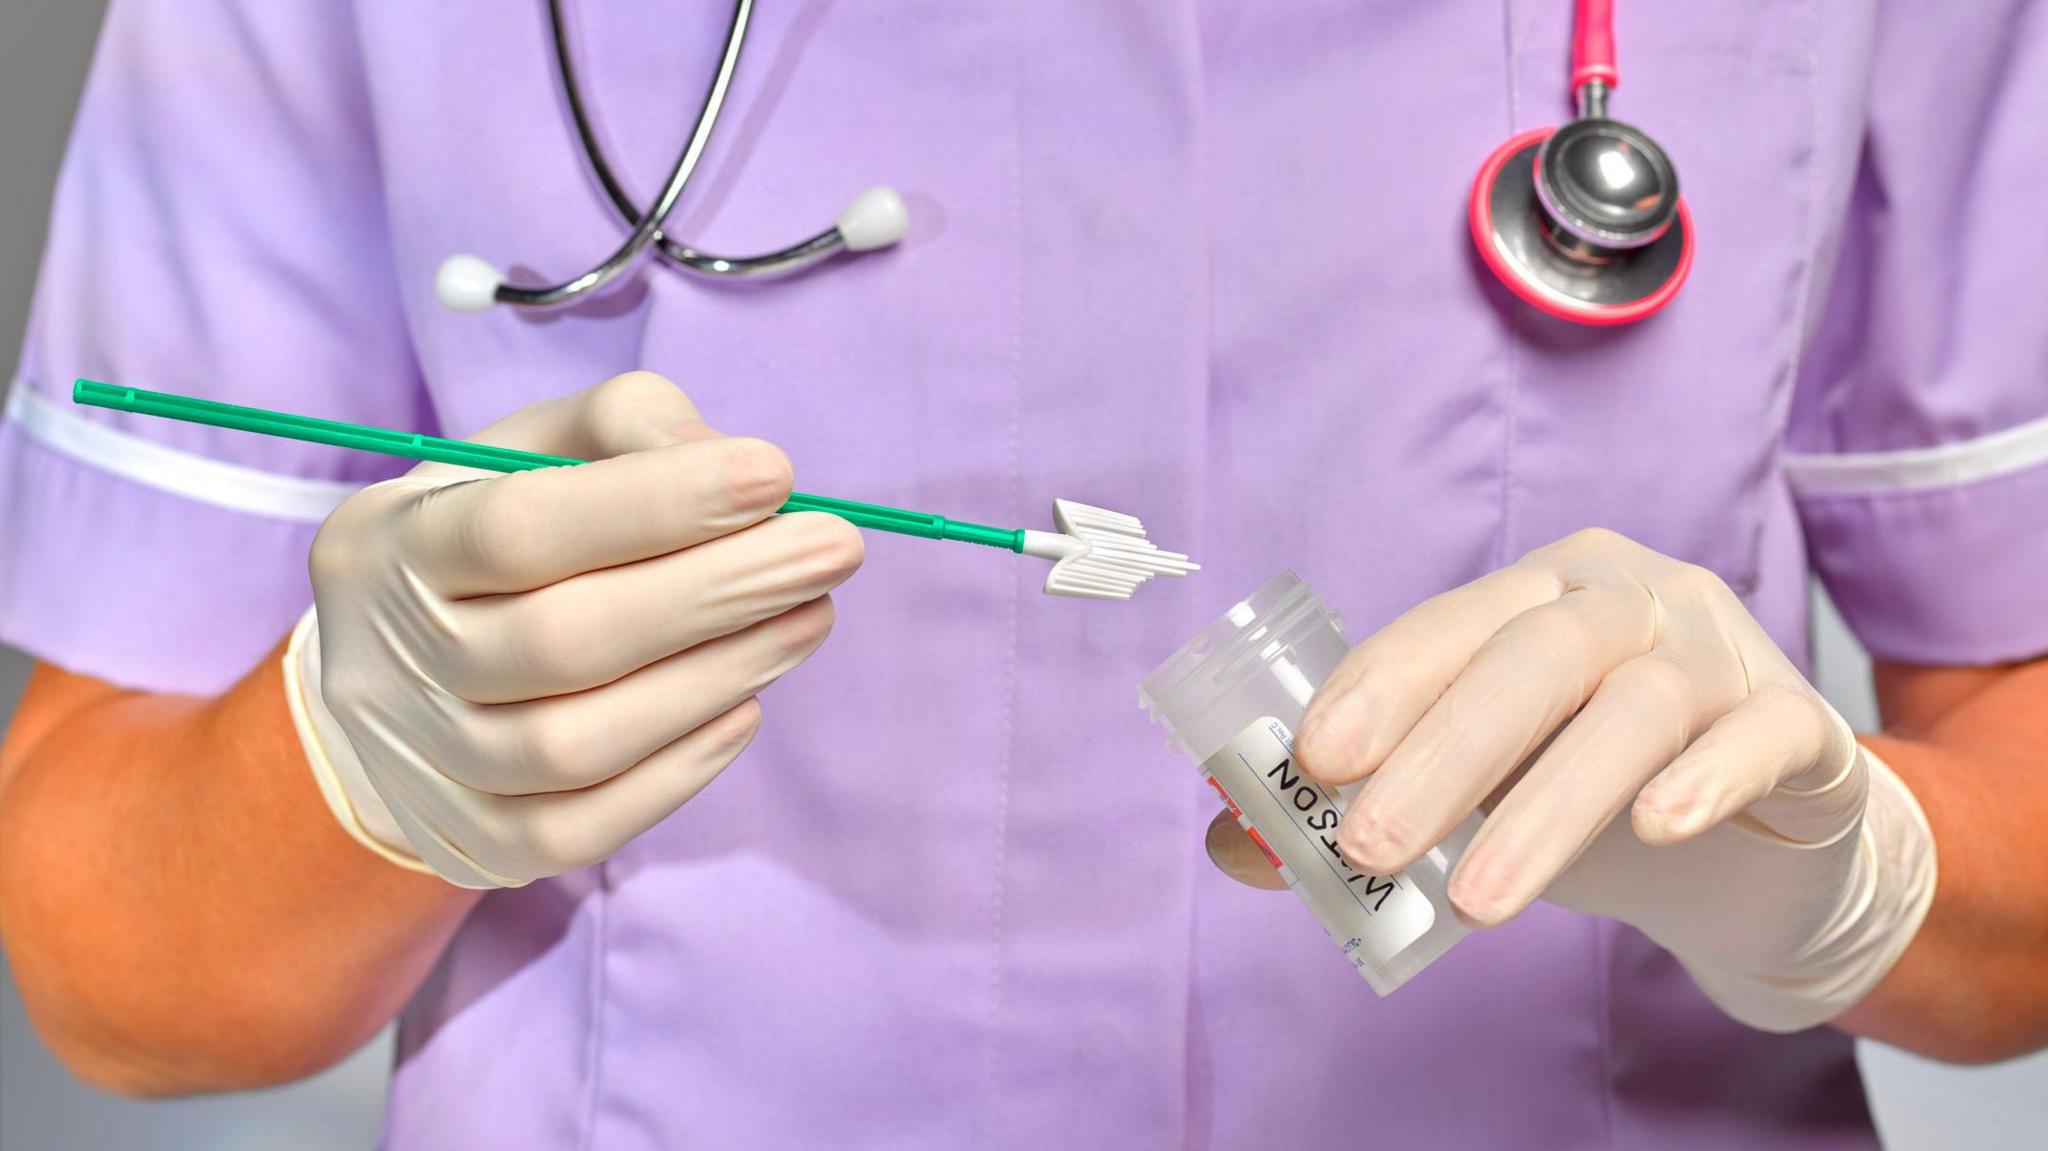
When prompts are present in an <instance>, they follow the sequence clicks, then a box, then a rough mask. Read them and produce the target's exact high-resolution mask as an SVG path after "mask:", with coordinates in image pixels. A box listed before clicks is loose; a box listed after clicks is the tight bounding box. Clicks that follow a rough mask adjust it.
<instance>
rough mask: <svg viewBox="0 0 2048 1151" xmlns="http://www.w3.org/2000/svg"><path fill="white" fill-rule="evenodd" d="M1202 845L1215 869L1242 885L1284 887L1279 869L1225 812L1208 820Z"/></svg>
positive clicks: (1218, 813)
mask: <svg viewBox="0 0 2048 1151" xmlns="http://www.w3.org/2000/svg"><path fill="white" fill-rule="evenodd" d="M1202 846H1203V848H1204V849H1206V850H1207V851H1208V853H1209V862H1210V863H1213V864H1215V865H1216V870H1218V871H1220V872H1222V873H1223V874H1225V875H1227V876H1229V877H1230V878H1232V879H1235V880H1237V881H1238V882H1239V883H1242V884H1244V885H1245V886H1246V887H1256V888H1258V889H1260V890H1261V891H1285V890H1287V881H1286V880H1285V879H1282V878H1280V869H1279V868H1278V867H1276V866H1274V864H1273V861H1272V860H1271V859H1269V858H1267V857H1266V853H1265V851H1264V850H1263V849H1262V848H1260V847H1259V845H1258V843H1257V842H1256V841H1254V840H1253V839H1252V837H1251V833H1250V832H1247V831H1246V830H1245V829H1244V827H1243V826H1242V825H1240V824H1239V823H1238V822H1237V817H1236V816H1234V815H1232V814H1230V813H1229V812H1228V811H1219V812H1217V813H1216V818H1214V819H1212V820H1210V821H1209V830H1208V832H1207V833H1206V834H1205V835H1203V837H1202Z"/></svg>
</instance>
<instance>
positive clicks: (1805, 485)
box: [1783, 417, 2048, 498]
mask: <svg viewBox="0 0 2048 1151" xmlns="http://www.w3.org/2000/svg"><path fill="white" fill-rule="evenodd" d="M1783 459H1784V464H1785V478H1786V480H1787V481H1789V482H1790V483H1791V485H1792V494H1793V495H1795V496H1799V497H1802V498H1806V497H1819V496H1867V495H1886V494H1889V493H1893V492H1913V491H1926V490H1928V489H1931V488H1949V487H1957V486H1959V485H1962V484H1968V483H1975V482H1977V481H1979V480H1990V479H1997V478H1998V477H2000V476H2004V475H2010V474H2012V473H2013V472H2020V471H2025V470H2026V469H2028V468H2031V467H2036V466H2039V465H2041V464H2048V417H2044V418H2042V419H2038V420H2033V421H2031V422H2028V423H2024V424H2020V425H2018V426H2017V427H2011V428H2007V429H2005V430H2004V431H2002V432H1993V433H1991V434H1990V435H1988V436H1978V437H1977V438H1975V439H1971V440H1962V441H1959V442H1957V443H1953V444H1941V445H1938V446H1936V447H1931V448H1908V449H1905V450H1902V451H1895V452H1840V453H1813V454H1799V453H1789V452H1788V453H1786V455H1785V456H1784V457H1783Z"/></svg>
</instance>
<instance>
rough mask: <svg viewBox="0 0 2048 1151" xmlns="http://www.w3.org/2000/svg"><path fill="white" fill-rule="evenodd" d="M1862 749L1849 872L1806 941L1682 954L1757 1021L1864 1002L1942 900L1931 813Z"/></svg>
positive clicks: (1729, 1006)
mask: <svg viewBox="0 0 2048 1151" xmlns="http://www.w3.org/2000/svg"><path fill="white" fill-rule="evenodd" d="M1854 754H1855V755H1856V756H1857V757H1859V758H1860V760H1861V762H1862V764H1863V768H1864V771H1863V773H1862V774H1863V775H1864V778H1865V780H1866V781H1867V786H1866V794H1865V797H1864V802H1863V812H1862V818H1861V819H1860V820H1858V821H1857V822H1856V824H1855V826H1854V828H1853V830H1852V831H1851V832H1850V833H1849V834H1850V835H1852V836H1853V841H1852V842H1847V843H1843V844H1841V845H1839V846H1840V848H1841V849H1842V850H1844V851H1845V854H1846V861H1847V869H1846V878H1845V879H1844V881H1843V882H1842V883H1841V884H1840V885H1839V886H1838V887H1837V888H1836V889H1835V894H1834V896H1833V898H1832V900H1831V902H1830V903H1829V904H1828V905H1827V906H1826V907H1825V908H1824V909H1823V911H1822V913H1821V914H1818V915H1815V916H1813V917H1812V919H1811V921H1810V922H1811V924H1812V928H1811V930H1810V931H1809V932H1808V933H1807V935H1806V937H1805V938H1804V940H1803V941H1801V942H1800V944H1799V945H1798V946H1794V947H1791V948H1788V949H1786V950H1785V951H1784V952H1783V953H1781V954H1780V956H1779V957H1778V961H1777V962H1774V963H1771V964H1768V965H1754V966H1750V965H1744V966H1741V967H1736V966H1731V965H1722V964H1716V963H1713V962H1698V961H1696V960H1695V959H1693V958H1690V957H1688V956H1687V955H1685V954H1682V953H1681V954H1680V955H1679V958H1680V961H1681V962H1683V963H1685V965H1686V968H1687V970H1688V971H1689V972H1690V973H1691V975H1692V977H1693V980H1694V982H1696V983H1697V984H1699V986H1700V989H1701V990H1702V991H1704V992H1706V994H1707V996H1708V997H1709V998H1710V999H1712V1000H1714V1002H1715V1003H1716V1004H1717V1005H1719V1006H1720V1007H1721V1008H1722V1010H1724V1011H1726V1012H1727V1013H1728V1014H1729V1015H1731V1016H1732V1017H1734V1018H1735V1019H1737V1020H1739V1021H1741V1022H1743V1023H1746V1024H1748V1025H1750V1026H1752V1027H1756V1028H1759V1029H1762V1030H1765V1031H1776V1032H1788V1031H1798V1030H1802V1029H1805V1028H1808V1027H1815V1026H1819V1025H1820V1024H1823V1023H1826V1022H1828V1021H1830V1020H1832V1019H1834V1018H1835V1017H1837V1016H1839V1015H1841V1014H1842V1013H1843V1012H1845V1011H1847V1010H1849V1009H1850V1008H1851V1007H1853V1006H1855V1005H1856V1004H1857V1003H1858V1002H1860V1001H1861V1000H1862V999H1863V998H1864V997H1865V996H1867V995H1869V994H1870V992H1871V991H1872V990H1873V989H1874V988H1876V986H1877V985H1878V984H1879V983H1880V982H1882V981H1883V979H1884V977H1885V976H1886V975H1887V974H1888V973H1890V971H1891V969H1892V967H1893V966H1894V965H1895V964H1896V963H1897V962H1898V961H1899V957H1900V956H1901V955H1903V954H1904V953H1905V951H1906V948H1907V947H1908V946H1909V945H1910V944H1911V943H1912V941H1913V937H1914V936H1915V935H1916V934H1917V933H1918V931H1919V929H1920V925H1921V923H1922V922H1923V921H1924V920H1925V918H1926V915H1927V909H1928V907H1929V906H1930V905H1931V904H1932V903H1933V900H1934V890H1935V882H1936V866H1935V847H1934V835H1933V831H1932V829H1931V828H1930V826H1929V824H1928V822H1927V817H1926V815H1925V814H1924V813H1923V812H1922V811H1921V809H1920V805H1919V802H1918V801H1917V800H1916V799H1915V798H1914V797H1913V793H1912V792H1911V790H1909V789H1908V788H1907V787H1906V785H1905V783H1904V782H1903V781H1901V780H1900V779H1899V777H1898V776H1897V775H1896V774H1895V773H1893V771H1892V770H1891V768H1890V766H1889V765H1887V764H1886V763H1885V762H1884V760H1883V759H1882V758H1881V757H1879V756H1878V755H1876V754H1875V753H1874V752H1872V751H1870V750H1869V749H1868V748H1865V747H1862V746H1861V745H1860V744H1859V745H1856V749H1855V752H1854ZM1785 846H1788V847H1793V848H1794V849H1795V850H1828V849H1830V848H1831V847H1834V846H1835V845H1831V844H1820V843H1816V844H1799V845H1792V844H1786V845H1785Z"/></svg>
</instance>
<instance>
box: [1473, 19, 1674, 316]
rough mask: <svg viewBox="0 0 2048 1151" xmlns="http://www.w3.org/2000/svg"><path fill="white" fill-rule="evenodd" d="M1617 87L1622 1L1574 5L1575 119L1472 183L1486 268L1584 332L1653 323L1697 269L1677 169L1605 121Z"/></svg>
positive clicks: (1510, 146) (1644, 137) (1505, 155)
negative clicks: (1617, 18) (1617, 11)
mask: <svg viewBox="0 0 2048 1151" xmlns="http://www.w3.org/2000/svg"><path fill="white" fill-rule="evenodd" d="M1618 83H1620V73H1619V72H1618V71H1616V69H1615V66H1614V0H1578V7H1577V11H1576V14H1575V23H1574V26H1573V33H1572V91H1573V93H1574V94H1575V96H1576V99H1577V102H1578V110H1579V115H1578V118H1577V119H1575V120H1573V121H1572V122H1570V123H1568V124H1566V125H1565V126H1564V127H1562V128H1557V129H1551V128H1537V129H1535V130H1533V131H1528V132H1524V133H1522V134H1521V135H1519V136H1516V137H1515V138H1514V139H1512V140H1509V141H1508V142H1507V143H1505V144H1502V145H1501V146H1500V147H1498V148H1496V149H1494V151H1493V154H1492V155H1490V156H1488V157H1487V158H1486V163H1485V164H1483V165H1481V166H1480V169H1479V178H1478V179H1476V180H1474V181H1473V182H1472V208H1471V220H1472V242H1473V243H1475V244H1477V245H1478V246H1479V255H1480V258H1481V259H1483V260H1485V261H1486V266H1487V267H1488V268H1491V269H1492V270H1493V274H1494V275H1496V276H1498V277H1500V280H1501V282H1502V283H1503V284H1506V285H1507V286H1508V289H1509V290H1510V291H1512V292H1514V293H1515V295H1517V296H1520V297H1521V298H1522V299H1524V300H1526V301H1528V302H1529V303H1531V304H1533V305H1535V306H1536V307H1537V308H1539V309H1541V310H1542V311H1544V312H1547V313H1549V314H1550V315H1553V316H1557V317H1559V318H1560V319H1565V320H1571V321H1574V322H1576V323H1581V324H1627V323H1632V322H1634V321H1636V320H1640V319H1642V318H1644V317H1645V316H1648V315H1651V314H1653V313H1654V312H1656V311H1657V310H1658V309H1660V308H1662V307H1663V306H1664V305H1665V304H1668V303H1670V302H1671V298H1672V297H1673V296H1675V295H1677V294H1678V289H1679V286H1680V285H1682V284H1684V283H1685V274H1686V273H1687V272H1688V271H1690V270H1691V269H1692V246H1693V230H1692V215H1691V213H1690V212H1688V211H1687V210H1686V207H1685V200H1684V199H1682V198H1681V197H1680V196H1679V194H1678V170H1677V169H1675V168H1673V167H1672V166H1671V158H1670V157H1669V156H1668V155H1666V154H1665V152H1664V149H1662V148H1660V147H1658V146H1657V142H1656V141H1654V140H1652V139H1650V137H1649V134H1648V133H1646V132H1644V131H1643V130H1642V129H1640V128H1636V127H1633V126H1631V125H1628V124H1624V123H1622V122H1621V121H1619V120H1610V119H1608V118H1607V96H1608V93H1609V92H1610V91H1612V90H1613V88H1614V86H1615V85H1616V84H1618Z"/></svg>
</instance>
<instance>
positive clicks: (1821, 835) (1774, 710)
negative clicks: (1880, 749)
mask: <svg viewBox="0 0 2048 1151" xmlns="http://www.w3.org/2000/svg"><path fill="white" fill-rule="evenodd" d="M1855 756H1856V741H1855V737H1854V736H1853V735H1851V734H1850V733H1849V730H1848V725H1846V724H1844V723H1842V721H1841V719H1840V717H1839V716H1837V715H1835V713H1834V709H1833V708H1830V707H1829V706H1828V705H1827V704H1826V702H1825V701H1823V700H1821V699H1820V698H1819V697H1818V696H1816V695H1813V694H1811V693H1810V692H1805V691H1798V690H1792V689H1787V688H1769V689H1766V690H1762V691H1758V692H1756V693H1754V694H1752V695H1750V696H1749V697H1748V698H1747V699H1744V700H1743V701H1742V702H1741V703H1740V704H1739V705H1738V706H1737V707H1736V708H1735V709H1734V710H1732V711H1730V712H1728V714H1726V715H1724V716H1721V717H1720V719H1718V720H1717V721H1715V723H1714V725H1713V726H1712V727H1710V728H1708V729H1707V730H1706V732H1705V733H1704V734H1702V735H1701V736H1700V737H1699V738H1698V739H1697V740H1695V741H1693V744H1692V746H1691V747H1688V748H1687V749H1686V750H1685V752H1684V753H1683V754H1681V755H1680V756H1679V757H1678V758H1677V759H1675V760H1673V761H1672V763H1671V764H1670V766H1668V767H1666V768H1665V769H1664V770H1663V771H1662V772H1660V773H1658V775H1657V776H1656V778H1654V779H1652V780H1651V781H1650V782H1649V783H1648V784H1647V785H1646V786H1644V788H1643V790H1642V792H1641V794H1640V795H1638V796H1637V797H1636V800H1635V803H1634V805H1633V807H1632V810H1631V811H1630V814H1629V822H1630V823H1631V824H1632V825H1633V826H1634V828H1635V833H1636V836H1637V837H1638V838H1640V839H1641V840H1642V841H1643V842H1644V843H1648V844H1652V845H1668V844H1674V843H1682V842H1684V841H1686V840H1689V839H1692V838H1693V837H1695V836H1697V835H1699V834H1700V833H1702V832H1704V831H1706V830H1707V829H1709V828H1711V827H1714V826H1715V825H1717V824H1720V823H1722V822H1723V821H1725V820H1728V819H1730V818H1732V817H1733V816H1735V815H1736V814H1737V813H1741V812H1747V813H1748V814H1749V817H1750V818H1751V819H1753V820H1755V821H1757V822H1758V823H1760V824H1761V825H1763V826H1764V827H1766V828H1768V829H1769V830H1770V831H1771V832H1772V833H1774V834H1777V835H1780V836H1783V837H1785V838H1786V839H1789V840H1792V841H1795V842H1805V843H1816V842H1823V841H1826V840H1827V839H1829V838H1831V837H1832V836H1833V835H1835V834H1837V833H1839V831H1840V830H1841V829H1842V828H1843V827H1844V826H1846V825H1847V824H1849V823H1852V822H1853V820H1854V818H1855V815H1856V813H1857V812H1859V811H1860V810H1861V803H1862V796H1861V793H1860V789H1859V788H1858V787H1857V786H1856V785H1857V783H1858V781H1859V780H1860V778H1861V777H1860V775H1858V774H1857V773H1855V772H1854V771H1853V768H1854V766H1855Z"/></svg>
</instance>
